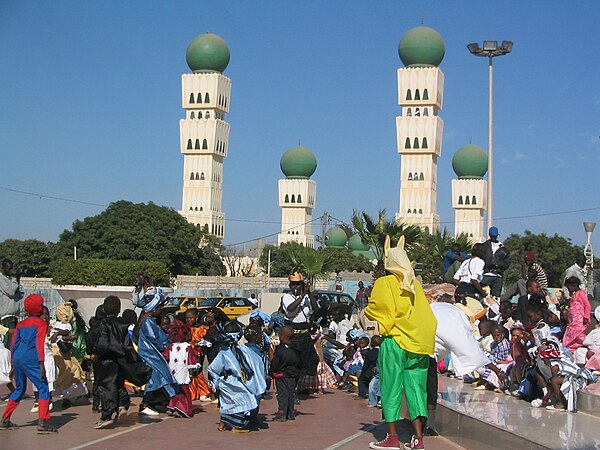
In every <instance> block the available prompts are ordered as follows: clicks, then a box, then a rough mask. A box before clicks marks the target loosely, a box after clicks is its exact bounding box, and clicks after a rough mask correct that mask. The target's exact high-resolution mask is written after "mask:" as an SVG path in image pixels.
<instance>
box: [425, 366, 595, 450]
mask: <svg viewBox="0 0 600 450" xmlns="http://www.w3.org/2000/svg"><path fill="white" fill-rule="evenodd" d="M438 379H439V387H438V408H437V412H436V416H435V426H436V429H437V430H438V431H439V432H440V434H441V435H442V436H444V437H445V438H448V439H450V440H452V441H454V442H456V443H457V444H459V445H461V446H462V447H464V448H466V449H477V450H488V449H489V450H492V449H494V450H496V449H519V450H521V449H523V450H538V449H588V448H589V449H597V448H600V417H597V416H594V415H590V414H586V413H585V412H582V411H580V412H578V413H567V412H564V411H548V410H546V409H545V408H532V407H531V406H530V404H529V403H528V402H525V401H523V400H519V399H517V398H515V397H512V396H509V395H506V394H499V393H495V392H492V391H475V390H473V387H472V386H471V385H470V384H465V383H463V382H462V381H461V380H457V379H452V378H448V377H445V376H439V377H438ZM584 394H586V395H585V396H583V397H585V400H584V401H583V402H582V403H580V404H579V408H580V409H581V408H584V407H585V408H586V409H587V408H588V407H589V408H591V407H593V406H594V405H597V404H596V403H595V402H596V401H597V400H598V399H594V398H589V397H590V396H592V394H589V393H584ZM583 397H581V396H580V398H583ZM593 397H597V396H593ZM587 401H589V404H586V405H584V403H585V402H587Z"/></svg>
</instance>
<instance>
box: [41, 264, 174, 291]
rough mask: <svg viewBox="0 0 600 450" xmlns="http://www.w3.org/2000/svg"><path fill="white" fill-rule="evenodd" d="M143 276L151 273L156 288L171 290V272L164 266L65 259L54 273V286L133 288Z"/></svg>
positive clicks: (57, 265)
mask: <svg viewBox="0 0 600 450" xmlns="http://www.w3.org/2000/svg"><path fill="white" fill-rule="evenodd" d="M140 272H145V273H147V274H148V276H149V277H150V279H151V280H152V282H153V284H154V285H155V286H169V279H170V274H169V270H168V269H167V266H166V264H164V263H162V262H156V261H131V260H114V259H78V260H72V259H61V260H59V261H57V263H56V267H55V269H54V271H53V273H52V283H53V284H55V285H63V286H64V285H66V284H81V285H83V286H98V285H106V286H133V284H134V283H135V278H136V276H137V274H138V273H140Z"/></svg>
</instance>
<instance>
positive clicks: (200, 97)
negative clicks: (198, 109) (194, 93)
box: [196, 92, 202, 103]
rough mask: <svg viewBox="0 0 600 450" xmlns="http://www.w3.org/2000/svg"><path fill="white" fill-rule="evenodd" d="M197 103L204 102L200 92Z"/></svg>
mask: <svg viewBox="0 0 600 450" xmlns="http://www.w3.org/2000/svg"><path fill="white" fill-rule="evenodd" d="M196 103H202V94H201V93H199V92H198V97H197V100H196Z"/></svg>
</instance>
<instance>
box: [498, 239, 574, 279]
mask: <svg viewBox="0 0 600 450" xmlns="http://www.w3.org/2000/svg"><path fill="white" fill-rule="evenodd" d="M504 245H505V246H506V248H508V250H510V260H511V264H510V267H509V268H508V270H507V271H506V272H505V273H504V280H505V281H504V284H505V286H508V285H509V284H511V283H514V282H516V281H517V280H518V279H519V278H522V277H523V275H524V274H523V271H524V270H525V268H526V265H525V262H524V261H523V254H524V252H525V251H528V250H531V251H533V252H534V253H535V254H536V255H537V262H538V264H540V265H541V266H542V268H543V269H544V271H545V272H546V275H547V276H548V285H549V286H550V287H560V286H561V285H562V281H563V280H562V274H563V272H564V271H565V270H566V269H567V268H568V267H569V266H572V265H573V264H574V263H575V257H576V256H577V254H582V253H583V249H582V248H581V247H578V246H575V245H573V244H571V240H570V239H568V238H564V237H562V236H559V235H557V234H555V235H554V236H548V235H547V234H546V233H541V234H533V233H532V232H531V231H529V230H525V235H524V236H520V235H518V234H511V235H510V236H508V237H507V238H506V240H505V241H504Z"/></svg>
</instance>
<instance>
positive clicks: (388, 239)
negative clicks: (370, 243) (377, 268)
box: [383, 235, 404, 254]
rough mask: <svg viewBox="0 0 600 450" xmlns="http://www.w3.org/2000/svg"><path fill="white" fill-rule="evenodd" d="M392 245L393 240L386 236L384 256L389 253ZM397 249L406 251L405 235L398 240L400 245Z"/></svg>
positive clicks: (397, 245)
mask: <svg viewBox="0 0 600 450" xmlns="http://www.w3.org/2000/svg"><path fill="white" fill-rule="evenodd" d="M391 244H392V240H391V239H390V236H389V235H386V236H385V242H384V244H383V252H384V254H385V253H387V252H388V250H389V249H390V247H391ZM396 248H399V249H400V250H404V235H402V236H400V239H398V244H396Z"/></svg>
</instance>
